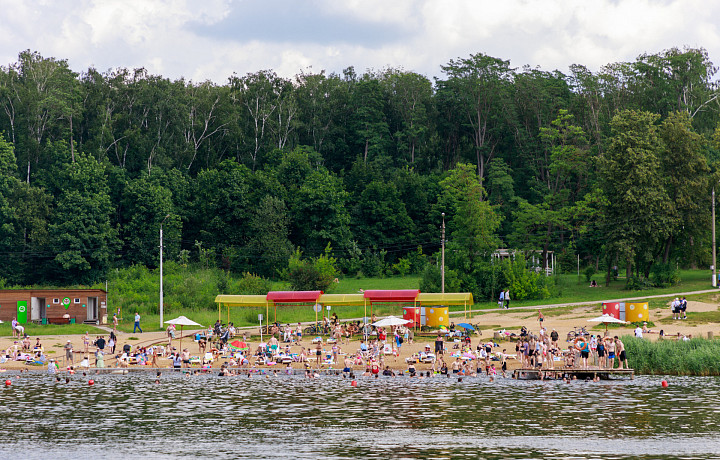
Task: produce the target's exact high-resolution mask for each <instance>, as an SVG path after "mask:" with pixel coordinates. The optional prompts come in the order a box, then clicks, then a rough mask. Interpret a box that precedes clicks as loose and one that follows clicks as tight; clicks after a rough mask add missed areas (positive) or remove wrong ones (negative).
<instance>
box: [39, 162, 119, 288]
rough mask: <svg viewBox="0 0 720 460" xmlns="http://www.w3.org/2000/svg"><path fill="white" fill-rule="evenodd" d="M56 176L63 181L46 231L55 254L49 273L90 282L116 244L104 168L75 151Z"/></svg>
mask: <svg viewBox="0 0 720 460" xmlns="http://www.w3.org/2000/svg"><path fill="white" fill-rule="evenodd" d="M57 176H58V178H59V179H60V181H62V183H63V184H64V187H63V190H62V191H61V192H60V194H59V195H58V196H57V197H56V199H57V201H56V205H55V209H54V211H53V214H52V223H51V224H50V228H49V233H50V241H52V242H53V243H52V248H53V250H54V251H55V254H57V255H56V256H55V258H54V259H53V264H51V267H49V269H50V273H51V275H52V276H51V277H52V278H54V279H58V280H62V281H63V282H66V283H68V284H76V283H78V282H79V283H84V284H89V283H92V282H95V281H98V280H99V279H102V277H103V276H104V275H105V273H106V272H107V270H108V269H109V268H110V265H111V263H112V262H113V260H114V256H115V250H116V249H117V247H118V240H117V231H116V229H115V228H113V227H112V226H111V224H110V216H111V214H112V211H113V208H112V203H111V202H110V194H109V188H108V185H107V177H106V175H105V168H104V167H103V166H102V165H101V164H100V163H98V162H97V161H96V160H95V159H94V158H93V157H91V156H89V155H86V154H82V153H78V154H76V156H75V162H74V163H70V164H65V165H64V166H63V167H62V168H61V170H60V171H58V172H57Z"/></svg>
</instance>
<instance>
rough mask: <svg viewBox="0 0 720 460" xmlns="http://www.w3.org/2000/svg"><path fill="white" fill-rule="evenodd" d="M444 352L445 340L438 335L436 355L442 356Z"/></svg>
mask: <svg viewBox="0 0 720 460" xmlns="http://www.w3.org/2000/svg"><path fill="white" fill-rule="evenodd" d="M443 351H444V344H443V338H442V336H441V335H440V334H438V336H437V338H436V339H435V354H436V355H442V354H443Z"/></svg>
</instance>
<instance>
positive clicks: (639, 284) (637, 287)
mask: <svg viewBox="0 0 720 460" xmlns="http://www.w3.org/2000/svg"><path fill="white" fill-rule="evenodd" d="M651 287H653V284H652V283H651V282H650V280H649V279H647V278H643V277H641V276H633V277H630V278H628V280H627V282H626V283H625V289H626V290H628V291H642V290H643V289H649V288H651Z"/></svg>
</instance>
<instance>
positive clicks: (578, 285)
mask: <svg viewBox="0 0 720 460" xmlns="http://www.w3.org/2000/svg"><path fill="white" fill-rule="evenodd" d="M680 278H681V282H680V284H678V285H676V286H672V287H669V288H654V289H647V290H643V291H627V290H625V289H624V287H625V282H624V280H618V281H613V282H612V283H611V284H610V286H609V287H605V286H604V280H603V277H602V275H596V276H595V277H594V279H595V280H596V281H597V282H598V284H599V285H601V286H602V287H597V288H591V287H589V286H588V283H587V282H586V281H585V278H584V277H582V280H581V281H578V277H577V275H559V276H556V277H555V281H556V284H557V295H555V296H553V297H551V298H548V299H543V300H523V301H518V300H512V301H511V307H519V306H529V305H549V304H558V303H570V304H572V303H579V302H588V301H597V302H598V303H599V302H600V301H602V300H609V299H616V298H625V297H641V296H651V295H659V294H671V293H673V292H683V291H696V290H703V289H709V288H710V276H709V273H708V272H707V271H706V270H682V271H681V272H680ZM419 284H420V277H419V276H406V277H387V278H341V279H340V282H339V283H338V284H336V285H334V286H333V288H332V289H330V290H329V291H330V292H331V293H336V294H354V293H359V292H360V290H361V289H363V290H367V289H417V288H418V286H419ZM273 288H274V289H288V288H287V285H285V284H284V283H275V284H274V285H273ZM719 293H720V291H719ZM511 294H512V293H511ZM120 295H121V294H120ZM697 297H701V298H703V299H705V297H708V299H707V300H710V299H709V298H710V297H711V296H709V295H702V296H697ZM476 300H478V299H476ZM665 304H666V301H665V300H663V299H651V300H650V308H651V309H652V308H658V307H663V306H665ZM462 309H463V307H462V306H458V307H451V311H462ZM473 309H488V310H489V309H497V303H496V302H494V301H489V300H481V301H480V302H477V303H476V304H475V305H474V306H473ZM570 309H572V307H557V308H553V309H550V310H545V312H544V314H545V315H546V316H547V315H550V316H552V315H555V314H557V315H560V314H564V313H567V312H568V311H569V310H570ZM324 313H325V314H327V312H324ZM329 313H330V314H332V313H337V314H338V316H339V317H340V318H341V319H344V318H361V317H363V315H364V311H363V307H335V308H333V309H332V310H331V311H330V312H329ZM373 313H375V314H377V315H379V316H382V315H388V314H394V315H400V316H401V315H402V306H399V305H389V306H377V307H373ZM133 314H134V311H133V310H132V307H131V306H130V307H128V308H126V309H124V310H123V316H124V320H123V321H122V323H121V324H120V330H122V331H124V332H132V329H133ZM258 314H263V315H265V314H266V312H265V309H264V308H231V309H230V317H229V321H232V322H234V323H235V325H237V326H254V325H257V324H258V320H257V316H258ZM179 315H185V316H187V317H188V318H190V319H192V320H194V321H196V322H198V323H200V324H202V325H204V326H208V325H211V324H213V323H214V322H215V320H216V319H217V318H218V312H217V309H213V308H209V309H208V308H202V307H197V308H180V307H177V306H173V305H166V310H165V319H166V320H167V319H171V318H174V317H176V316H179ZM368 315H369V311H368ZM706 316H708V318H705V317H703V318H701V317H697V318H696V319H697V320H699V321H707V320H709V319H710V318H709V316H711V315H706ZM319 317H320V318H321V319H322V316H321V315H320V316H319ZM274 319H275V312H274V311H272V310H271V311H270V321H273V320H274ZM277 320H278V321H280V322H281V323H291V324H292V323H297V322H299V321H302V322H309V321H314V320H315V313H314V312H313V310H312V308H311V307H309V306H303V307H288V308H282V309H278V311H277ZM222 321H223V322H227V321H228V316H227V312H226V310H224V311H223V316H222ZM263 322H264V321H263ZM141 326H142V327H143V330H145V331H157V330H161V327H160V324H159V315H157V314H150V313H146V314H143V315H142V321H141ZM162 329H164V327H163V328H162ZM86 330H90V332H91V333H93V332H97V330H96V329H95V328H92V327H89V326H84V325H81V324H75V325H64V326H60V325H48V326H38V325H28V329H27V331H28V333H29V334H30V335H52V334H82V333H84V332H85V331H86ZM0 334H1V335H10V326H9V325H7V324H2V325H0Z"/></svg>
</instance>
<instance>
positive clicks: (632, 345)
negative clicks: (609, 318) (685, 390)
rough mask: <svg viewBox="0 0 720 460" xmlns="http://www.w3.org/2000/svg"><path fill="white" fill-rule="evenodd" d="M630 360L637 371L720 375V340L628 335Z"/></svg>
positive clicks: (640, 372) (626, 344)
mask: <svg viewBox="0 0 720 460" xmlns="http://www.w3.org/2000/svg"><path fill="white" fill-rule="evenodd" d="M622 341H623V343H624V344H625V347H626V349H627V354H628V363H629V364H630V367H632V368H633V369H635V371H636V372H637V373H638V374H668V375H699V376H708V375H720V360H719V359H718V356H720V341H718V340H706V339H699V338H698V339H691V340H689V341H687V342H685V341H677V340H668V339H665V340H658V341H657V342H651V341H649V340H643V339H637V338H635V337H630V336H625V337H623V338H622Z"/></svg>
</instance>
